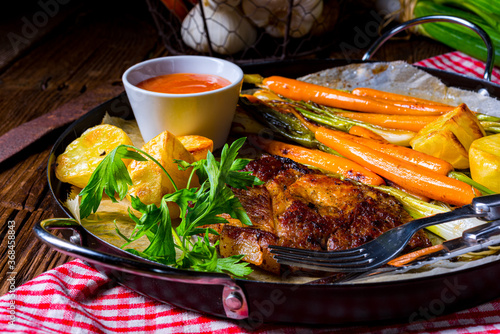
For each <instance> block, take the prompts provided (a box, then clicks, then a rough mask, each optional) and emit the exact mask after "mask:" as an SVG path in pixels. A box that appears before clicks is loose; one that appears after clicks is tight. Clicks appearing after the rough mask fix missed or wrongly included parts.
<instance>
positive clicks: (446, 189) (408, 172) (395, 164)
mask: <svg viewBox="0 0 500 334" xmlns="http://www.w3.org/2000/svg"><path fill="white" fill-rule="evenodd" d="M316 139H317V140H318V141H320V142H322V143H323V144H325V145H327V146H328V147H331V148H332V149H334V150H335V151H337V152H338V153H339V154H341V155H342V156H344V157H346V158H347V159H350V160H352V161H354V162H357V163H358V164H360V165H361V166H363V167H366V168H368V169H369V170H371V171H373V172H375V173H377V174H378V175H380V176H382V177H384V178H386V179H388V180H391V181H392V182H394V183H397V184H399V185H400V186H402V187H404V188H406V189H408V190H410V191H412V192H414V193H416V194H419V195H423V196H427V197H430V198H432V199H435V200H438V201H442V202H445V203H449V204H452V205H460V206H461V205H466V204H470V203H471V202H472V199H473V198H474V197H475V196H474V191H473V189H472V187H471V186H469V185H468V184H466V183H464V182H461V181H458V180H455V179H452V178H450V177H447V176H444V175H442V174H438V173H436V172H433V171H430V170H428V169H426V168H423V167H420V166H416V165H414V164H412V163H409V162H407V161H404V160H401V159H398V158H394V157H392V156H390V155H388V154H385V153H381V152H378V151H375V150H374V149H372V148H370V147H368V146H366V145H362V144H359V143H356V142H355V141H353V140H349V139H346V137H345V136H344V135H339V131H335V130H331V129H327V128H323V127H321V128H318V130H317V131H316Z"/></svg>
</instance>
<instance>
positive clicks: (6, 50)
mask: <svg viewBox="0 0 500 334" xmlns="http://www.w3.org/2000/svg"><path fill="white" fill-rule="evenodd" d="M81 8H82V2H78V1H70V2H68V3H66V4H64V5H61V4H59V3H58V2H57V1H37V2H34V1H31V2H30V1H12V2H11V3H10V4H9V6H8V10H5V9H4V10H2V14H1V16H0V21H1V22H3V24H2V25H0V72H2V71H3V70H4V69H5V68H6V67H7V66H9V65H10V64H11V63H12V62H14V61H15V60H16V59H17V58H18V57H21V56H22V54H23V53H25V52H28V50H29V49H30V48H32V47H33V46H34V45H36V44H37V43H39V42H40V41H41V40H43V39H44V38H45V37H46V36H47V35H48V34H50V33H51V32H52V31H54V30H56V29H57V28H59V27H60V26H61V25H63V24H64V23H65V22H67V21H68V20H71V19H72V18H73V17H74V15H75V13H76V12H77V11H78V10H79V9H81Z"/></svg>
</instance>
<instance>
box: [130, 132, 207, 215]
mask: <svg viewBox="0 0 500 334" xmlns="http://www.w3.org/2000/svg"><path fill="white" fill-rule="evenodd" d="M142 150H144V151H146V152H147V153H148V154H150V155H151V156H152V157H153V158H155V159H156V160H158V162H159V163H160V164H161V165H162V166H163V168H165V170H166V171H167V172H168V173H169V174H170V176H171V177H172V179H173V181H174V182H175V184H176V186H177V188H178V189H182V188H186V186H187V182H188V179H189V176H190V174H191V170H186V171H181V170H179V169H178V165H177V164H176V163H175V162H174V159H179V160H184V161H187V162H189V163H192V162H194V158H193V155H192V154H191V153H189V152H188V151H187V150H186V148H185V147H184V146H183V145H182V143H181V142H180V141H179V139H177V137H175V136H174V135H173V134H172V133H170V132H168V131H165V132H162V133H161V134H159V135H158V136H156V137H155V138H153V139H151V140H150V141H149V142H147V143H146V144H144V146H143V147H142ZM128 171H129V173H130V177H131V179H132V183H133V185H132V186H131V187H130V188H129V190H128V195H129V196H130V195H132V196H136V197H139V199H140V200H141V202H143V203H144V204H156V205H158V206H159V205H160V203H161V199H162V197H163V195H165V194H170V193H172V192H174V191H175V188H174V186H173V185H172V182H171V181H170V179H169V178H168V176H167V175H166V174H165V173H164V172H163V171H162V169H161V168H160V167H159V166H158V165H156V164H155V163H154V162H153V161H149V160H148V161H132V163H131V164H130V165H129V166H128ZM198 185H199V183H198V178H197V177H196V175H194V177H193V180H192V183H191V184H190V187H195V186H198ZM169 208H170V216H171V217H172V218H176V217H178V216H179V209H178V207H177V206H176V205H174V204H171V205H169Z"/></svg>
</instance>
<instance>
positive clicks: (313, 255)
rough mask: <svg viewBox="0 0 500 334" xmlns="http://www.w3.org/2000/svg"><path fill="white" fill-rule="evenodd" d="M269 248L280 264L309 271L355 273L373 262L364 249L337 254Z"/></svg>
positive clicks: (354, 249) (276, 247)
mask: <svg viewBox="0 0 500 334" xmlns="http://www.w3.org/2000/svg"><path fill="white" fill-rule="evenodd" d="M269 248H270V249H271V251H272V253H273V255H274V256H275V259H276V260H277V261H278V262H279V263H280V264H285V265H292V266H300V267H303V268H308V269H316V270H323V271H335V272H341V271H353V270H355V269H356V268H357V267H362V268H364V267H365V266H366V265H369V264H370V263H371V262H372V259H368V258H367V256H368V255H367V254H366V253H365V252H364V251H365V250H364V249H363V248H362V247H360V248H353V249H348V250H345V251H337V252H327V251H310V250H305V249H298V248H288V247H281V246H274V245H273V246H271V245H270V246H269Z"/></svg>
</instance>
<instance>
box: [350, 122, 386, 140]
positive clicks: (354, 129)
mask: <svg viewBox="0 0 500 334" xmlns="http://www.w3.org/2000/svg"><path fill="white" fill-rule="evenodd" d="M349 133H350V134H351V135H354V136H358V137H363V138H367V139H372V140H378V141H380V142H382V143H389V142H388V141H387V140H386V139H385V138H384V137H382V136H381V135H379V134H378V133H375V132H373V131H372V130H370V129H367V128H364V127H362V126H359V125H354V126H351V128H350V129H349Z"/></svg>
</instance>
